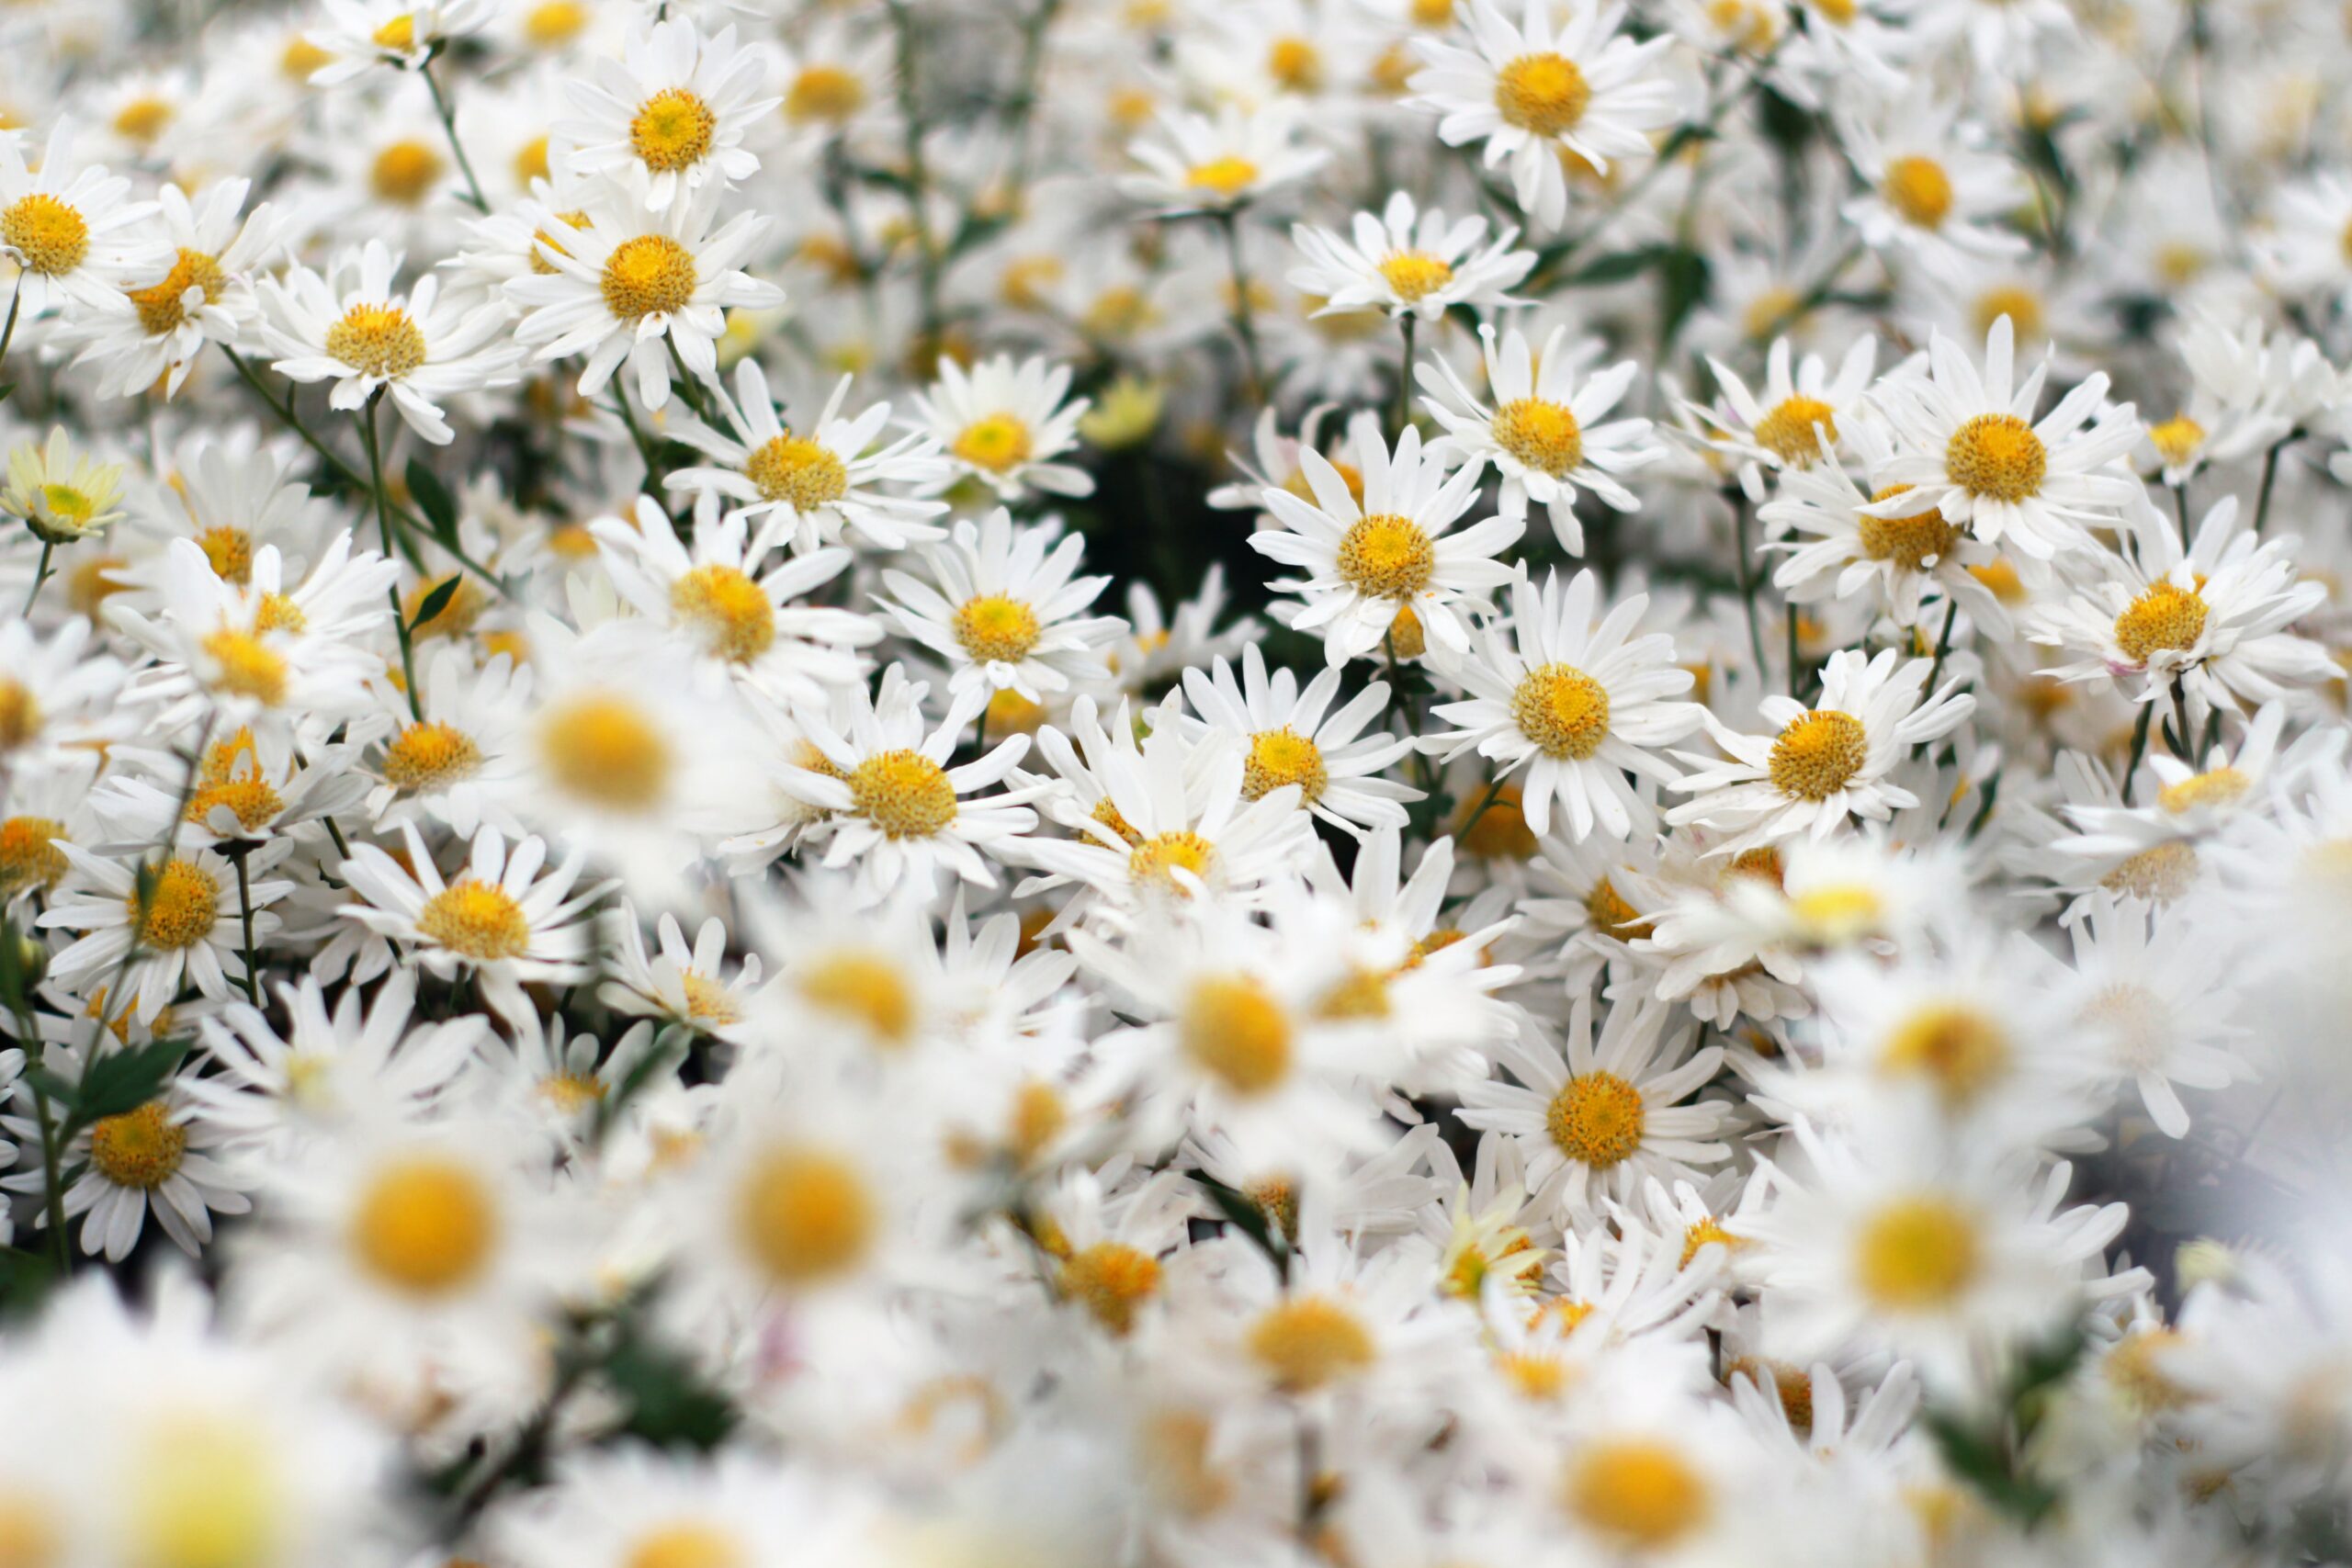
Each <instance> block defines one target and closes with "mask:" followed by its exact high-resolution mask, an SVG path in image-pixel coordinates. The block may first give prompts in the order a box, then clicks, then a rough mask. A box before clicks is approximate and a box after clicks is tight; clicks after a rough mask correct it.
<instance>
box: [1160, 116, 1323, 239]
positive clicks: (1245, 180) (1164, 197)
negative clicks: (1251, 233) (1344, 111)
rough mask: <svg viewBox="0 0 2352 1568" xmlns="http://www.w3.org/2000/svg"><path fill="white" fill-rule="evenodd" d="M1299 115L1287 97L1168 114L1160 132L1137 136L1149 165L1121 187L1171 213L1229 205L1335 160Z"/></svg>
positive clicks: (1214, 209)
mask: <svg viewBox="0 0 2352 1568" xmlns="http://www.w3.org/2000/svg"><path fill="white" fill-rule="evenodd" d="M1300 119H1301V111H1300V110H1299V109H1298V107H1296V106H1295V105H1294V104H1292V103H1291V102H1289V101H1288V100H1286V99H1278V100H1276V101H1274V102H1272V103H1268V104H1264V105H1261V106H1260V107H1256V108H1254V109H1250V108H1244V107H1241V106H1240V105H1238V104H1232V103H1228V104H1227V105H1225V106H1224V107H1221V108H1219V109H1218V110H1217V112H1216V118H1210V117H1209V116H1207V115H1204V114H1189V113H1176V112H1171V113H1167V114H1163V115H1162V116H1161V117H1160V124H1159V130H1160V135H1159V138H1158V139H1154V138H1152V137H1137V138H1136V140H1135V141H1133V142H1131V143H1129V144H1128V147H1127V154H1128V156H1130V157H1132V158H1133V159H1134V160H1135V161H1136V163H1138V164H1143V165H1144V167H1145V169H1146V170H1147V171H1148V172H1147V173H1142V174H1135V175H1127V176H1125V178H1123V179H1122V180H1121V181H1120V182H1119V186H1120V188H1121V189H1122V190H1124V191H1125V193H1126V194H1127V195H1128V196H1129V197H1133V198H1134V199H1136V200H1137V201H1140V202H1145V203H1148V204H1149V205H1150V206H1152V207H1154V208H1156V209H1159V211H1160V212H1161V213H1162V214H1163V215H1165V216H1170V217H1173V216H1175V215H1176V214H1179V213H1184V212H1230V211H1232V210H1233V209H1237V208H1239V207H1244V206H1247V205H1249V204H1250V203H1251V202H1254V201H1257V200H1258V199H1260V198H1261V197H1265V196H1267V195H1270V194H1271V193H1272V192H1274V191H1277V190H1280V189H1281V188H1283V186H1287V185H1290V184H1291V183H1292V182H1294V181H1296V180H1299V179H1303V178H1305V177H1306V175H1311V174H1313V173H1314V172H1315V171H1316V170H1317V169H1319V168H1321V167H1322V166H1323V165H1324V164H1326V163H1327V162H1329V160H1330V156H1331V154H1330V152H1329V149H1327V148H1321V147H1309V146H1307V145H1306V144H1305V142H1304V141H1303V140H1302V139H1301V138H1300V136H1299V128H1300Z"/></svg>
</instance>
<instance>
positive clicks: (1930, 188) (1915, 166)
mask: <svg viewBox="0 0 2352 1568" xmlns="http://www.w3.org/2000/svg"><path fill="white" fill-rule="evenodd" d="M1881 190H1882V192H1883V194H1884V196H1885V197H1886V204H1887V205H1888V206H1889V207H1892V208H1893V209H1894V210H1895V211H1896V212H1898V213H1900V214H1901V215H1902V217H1903V220H1904V221H1905V222H1906V223H1911V224H1915V225H1917V227H1919V228H1922V229H1939V228H1941V227H1942V226H1943V221H1944V219H1945V218H1947V217H1948V216H1950V215H1951V198H1952V190H1951V175H1948V174H1946V173H1944V166H1943V165H1942V164H1939V163H1937V162H1936V161H1935V160H1934V159H1933V158H1922V157H1919V156H1917V155H1913V156H1911V157H1906V158H1896V159H1894V161H1892V162H1891V163H1889V164H1887V165H1886V176H1885V180H1884V183H1883V185H1882V186H1881Z"/></svg>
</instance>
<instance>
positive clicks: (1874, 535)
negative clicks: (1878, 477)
mask: <svg viewBox="0 0 2352 1568" xmlns="http://www.w3.org/2000/svg"><path fill="white" fill-rule="evenodd" d="M1911 488H1912V487H1911V486H1909V485H1888V486H1887V487H1886V488H1885V489H1884V490H1882V491H1878V492H1877V493H1875V494H1873V495H1872V496H1871V502H1873V503H1875V502H1882V501H1885V500H1888V499H1890V498H1892V497H1894V496H1898V495H1901V494H1902V493H1903V492H1904V491H1907V490H1909V489H1911ZM1855 522H1856V525H1857V527H1858V530H1859V532H1860V536H1861V541H1862V553H1863V554H1864V555H1866V556H1868V557H1870V558H1871V559H1872V560H1883V561H1892V562H1894V564H1895V565H1896V566H1899V567H1901V568H1902V569H1903V570H1905V571H1922V570H1926V569H1927V566H1928V562H1930V561H1939V560H1941V559H1943V558H1945V557H1946V556H1948V555H1950V554H1951V547H1952V546H1953V544H1954V543H1956V542H1957V541H1958V540H1959V538H1960V530H1959V529H1958V528H1956V527H1954V526H1953V525H1951V523H1950V522H1948V521H1946V520H1945V517H1944V514H1943V513H1941V512H1939V511H1938V510H1937V509H1936V508H1935V507H1932V506H1931V507H1929V508H1928V509H1927V510H1926V511H1925V512H1915V513H1912V514H1911V515H1910V516H1908V517H1873V516H1871V514H1870V513H1867V512H1865V513H1862V514H1861V515H1860V517H1858V518H1857V519H1855Z"/></svg>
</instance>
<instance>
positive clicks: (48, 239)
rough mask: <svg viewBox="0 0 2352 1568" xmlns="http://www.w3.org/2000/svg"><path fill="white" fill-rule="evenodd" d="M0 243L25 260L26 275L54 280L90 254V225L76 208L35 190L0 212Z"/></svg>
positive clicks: (80, 263)
mask: <svg viewBox="0 0 2352 1568" xmlns="http://www.w3.org/2000/svg"><path fill="white" fill-rule="evenodd" d="M0 242H6V244H7V246H8V248H9V249H10V250H12V251H14V252H16V253H17V254H18V255H19V256H22V257H23V258H24V265H25V269H26V270H27V271H28V272H38V273H40V274H41V275H43V276H49V277H54V276H57V275H58V274H60V273H65V272H72V271H73V270H74V268H75V267H77V266H80V265H82V258H83V257H84V256H85V255H88V254H90V225H89V223H88V221H87V220H85V219H84V218H83V216H82V214H81V211H80V209H77V208H74V207H72V206H69V205H68V204H67V203H65V202H62V201H60V200H58V199H57V197H53V196H50V195H47V194H45V193H43V192H40V191H35V192H33V193H32V194H31V195H30V196H22V197H17V199H16V201H14V202H13V203H11V204H10V205H9V208H8V210H7V211H6V212H0Z"/></svg>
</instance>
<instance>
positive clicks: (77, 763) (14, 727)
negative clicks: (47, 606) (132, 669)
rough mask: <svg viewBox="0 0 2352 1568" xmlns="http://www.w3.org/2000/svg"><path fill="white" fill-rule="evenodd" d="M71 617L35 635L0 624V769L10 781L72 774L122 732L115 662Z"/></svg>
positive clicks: (27, 626) (28, 627)
mask: <svg viewBox="0 0 2352 1568" xmlns="http://www.w3.org/2000/svg"><path fill="white" fill-rule="evenodd" d="M96 634H97V628H96V627H95V626H92V625H91V624H90V623H89V622H88V621H86V620H84V619H82V618H81V617H80V616H78V615H77V616H75V617H74V619H72V620H69V621H67V622H66V623H65V624H64V625H62V626H59V627H58V628H57V630H56V632H55V634H54V635H53V636H51V637H46V638H44V637H41V636H40V634H39V633H37V632H36V631H35V630H34V629H33V624H32V622H31V621H30V620H28V619H27V618H25V617H23V616H13V617H11V618H10V619H9V621H8V623H7V624H6V626H0V770H6V775H7V777H8V778H9V779H10V780H11V781H12V782H13V781H16V780H18V779H22V778H25V777H28V776H33V777H38V776H41V775H44V774H53V773H77V774H78V773H81V772H82V771H83V769H84V766H85V763H86V762H87V761H88V760H89V754H90V752H91V751H93V750H104V748H105V745H106V743H107V740H108V739H120V738H121V736H122V732H123V731H125V730H126V729H127V728H128V726H126V725H125V724H124V723H123V722H122V720H123V715H124V709H123V707H122V705H119V704H118V703H117V702H116V700H115V699H116V694H118V693H119V692H120V691H121V690H122V682H123V667H122V661H121V660H119V659H116V658H113V657H112V656H110V655H108V654H107V653H106V652H105V651H104V650H103V649H102V648H101V647H100V646H99V645H97V644H96V641H95V638H96Z"/></svg>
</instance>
